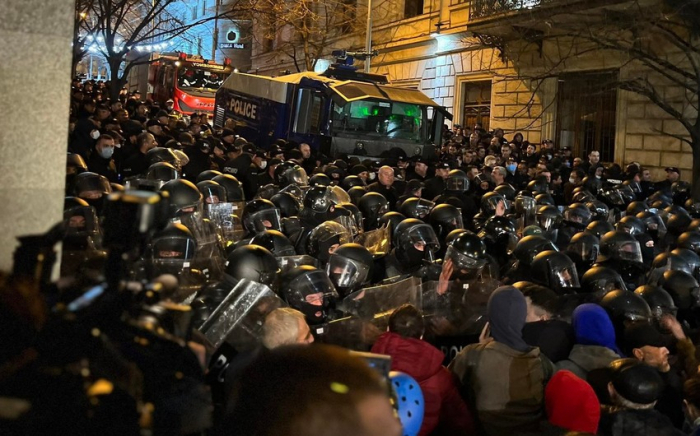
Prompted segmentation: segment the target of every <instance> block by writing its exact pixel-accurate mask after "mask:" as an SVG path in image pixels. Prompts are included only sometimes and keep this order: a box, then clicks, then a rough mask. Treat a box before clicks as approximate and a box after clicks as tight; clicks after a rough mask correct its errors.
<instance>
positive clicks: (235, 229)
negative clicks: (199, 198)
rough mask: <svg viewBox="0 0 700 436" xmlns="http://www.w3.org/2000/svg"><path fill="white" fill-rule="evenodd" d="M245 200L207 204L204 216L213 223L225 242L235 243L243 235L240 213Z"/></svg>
mask: <svg viewBox="0 0 700 436" xmlns="http://www.w3.org/2000/svg"><path fill="white" fill-rule="evenodd" d="M241 203H242V204H243V206H245V202H230V203H216V204H207V205H206V206H207V207H206V211H205V213H206V216H207V218H209V219H210V220H211V222H212V223H214V224H215V225H216V227H217V229H218V231H219V234H220V235H221V238H222V240H223V241H225V243H230V242H233V243H236V242H238V241H240V240H241V239H243V237H244V236H245V233H246V232H245V229H244V228H243V223H242V222H241V218H240V216H241V213H243V207H242V206H241Z"/></svg>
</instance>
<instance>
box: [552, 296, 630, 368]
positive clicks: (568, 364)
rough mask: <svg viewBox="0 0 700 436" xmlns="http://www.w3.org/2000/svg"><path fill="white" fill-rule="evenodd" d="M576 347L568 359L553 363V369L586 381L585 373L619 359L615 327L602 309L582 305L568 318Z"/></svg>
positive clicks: (597, 306) (590, 304)
mask: <svg viewBox="0 0 700 436" xmlns="http://www.w3.org/2000/svg"><path fill="white" fill-rule="evenodd" d="M571 321H572V324H573V327H574V335H575V336H576V345H574V348H573V349H572V350H571V353H570V354H569V358H568V359H567V360H562V361H561V362H558V363H557V368H558V369H560V370H562V369H565V370H568V371H571V372H573V373H574V374H576V375H577V376H579V377H581V378H582V379H584V380H586V377H587V376H588V372H589V371H592V370H594V369H599V368H606V367H607V366H608V364H609V363H610V362H612V361H613V360H616V359H619V358H620V355H619V354H620V353H619V352H617V345H616V343H615V328H614V327H613V324H612V321H610V317H609V316H608V314H607V312H605V309H603V308H602V307H601V306H599V305H597V304H593V303H586V304H582V305H580V306H579V307H577V308H576V310H574V313H573V315H572V320H571Z"/></svg>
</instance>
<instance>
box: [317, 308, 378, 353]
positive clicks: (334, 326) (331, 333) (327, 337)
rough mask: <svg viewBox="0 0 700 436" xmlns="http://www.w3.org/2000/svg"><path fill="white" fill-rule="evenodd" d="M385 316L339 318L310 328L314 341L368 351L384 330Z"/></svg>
mask: <svg viewBox="0 0 700 436" xmlns="http://www.w3.org/2000/svg"><path fill="white" fill-rule="evenodd" d="M386 324H387V317H380V318H377V319H376V320H375V319H370V320H367V319H360V318H357V317H354V316H348V317H345V318H340V319H336V320H333V321H331V322H329V323H326V324H324V325H322V326H316V327H314V328H313V329H312V332H313V334H314V338H315V340H316V342H319V343H322V344H331V345H338V346H340V347H343V348H347V349H349V350H355V351H368V350H369V349H371V348H372V345H374V343H375V342H376V341H377V338H378V337H379V335H381V334H382V333H384V332H385V331H386Z"/></svg>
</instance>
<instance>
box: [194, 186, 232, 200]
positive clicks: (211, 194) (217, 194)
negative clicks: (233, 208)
mask: <svg viewBox="0 0 700 436" xmlns="http://www.w3.org/2000/svg"><path fill="white" fill-rule="evenodd" d="M199 192H201V193H202V196H203V197H204V203H206V204H217V203H226V189H225V188H224V187H223V186H206V187H203V188H199Z"/></svg>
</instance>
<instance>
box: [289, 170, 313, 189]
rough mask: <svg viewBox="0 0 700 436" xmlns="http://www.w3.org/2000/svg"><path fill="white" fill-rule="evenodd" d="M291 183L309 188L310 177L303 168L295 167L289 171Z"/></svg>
mask: <svg viewBox="0 0 700 436" xmlns="http://www.w3.org/2000/svg"><path fill="white" fill-rule="evenodd" d="M288 177H289V181H290V182H292V183H294V184H295V185H299V186H308V184H309V176H307V175H306V171H304V168H302V167H294V168H292V169H291V170H290V171H289V174H288Z"/></svg>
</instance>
